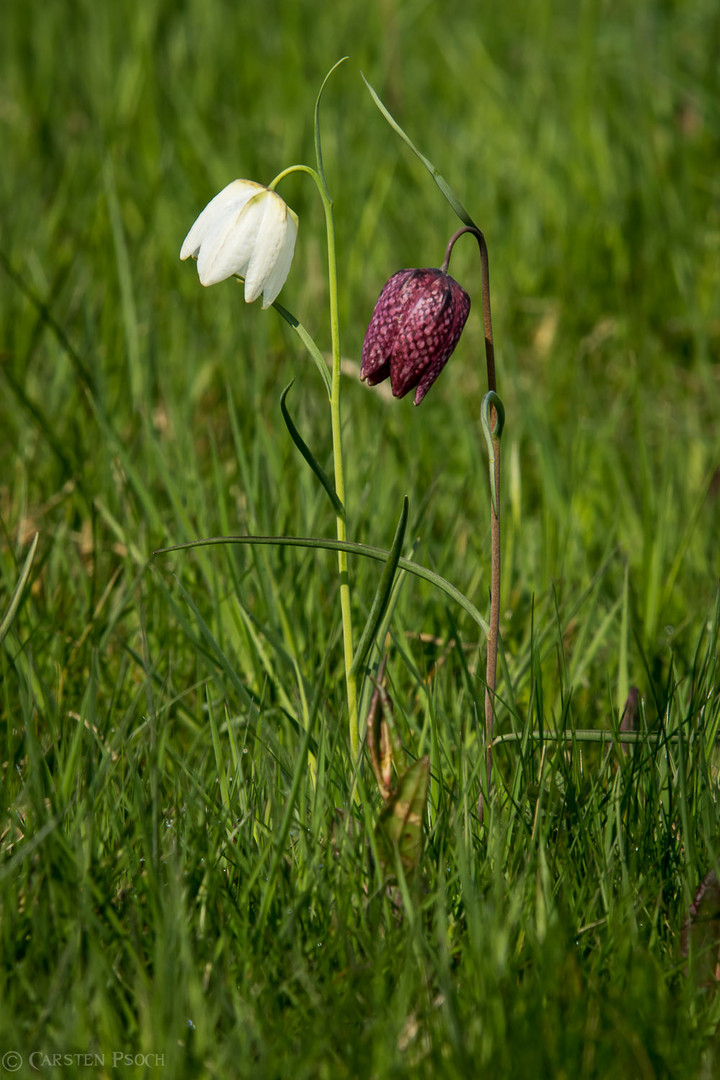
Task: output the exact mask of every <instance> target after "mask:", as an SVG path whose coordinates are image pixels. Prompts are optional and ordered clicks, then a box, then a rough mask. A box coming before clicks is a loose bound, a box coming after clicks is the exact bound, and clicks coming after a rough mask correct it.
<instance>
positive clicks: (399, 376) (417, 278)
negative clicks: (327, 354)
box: [360, 269, 470, 405]
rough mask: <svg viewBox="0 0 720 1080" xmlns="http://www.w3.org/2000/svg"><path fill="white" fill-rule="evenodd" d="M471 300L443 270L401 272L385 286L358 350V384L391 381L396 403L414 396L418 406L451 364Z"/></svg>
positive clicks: (394, 275) (372, 384) (373, 384)
mask: <svg viewBox="0 0 720 1080" xmlns="http://www.w3.org/2000/svg"><path fill="white" fill-rule="evenodd" d="M469 312H470V297H469V296H468V294H467V293H466V292H465V290H464V289H463V288H462V286H461V285H458V283H457V281H455V280H454V278H451V277H450V275H449V274H448V273H446V272H445V271H444V270H433V269H426V270H399V271H398V272H397V273H396V274H393V276H392V277H391V278H390V279H389V281H387V282H386V283H385V285H384V286H383V290H382V292H381V293H380V296H379V298H378V302H377V304H376V305H375V310H374V311H373V314H372V318H371V319H370V325H369V326H368V329H367V333H366V334H365V341H364V342H363V349H362V366H361V369H360V374H361V378H363V379H365V380H367V382H368V383H369V384H370V386H375V385H376V384H377V383H379V382H382V381H383V379H387V378H388V376H389V377H390V386H391V387H392V392H393V394H394V395H395V397H398V398H401V397H404V396H405V394H407V393H408V392H409V391H410V390H415V399H414V400H415V404H416V405H419V404H420V402H421V401H422V399H423V398H424V397H425V395H426V394H427V392H428V390H429V389H430V387H431V386H432V384H433V383H434V382H435V380H436V379H437V377H438V375H439V374H440V372H441V371H442V369H443V368H444V367H445V364H446V363H447V362H448V360H449V359H450V356H451V355H452V352H453V350H454V348H455V346H456V345H457V343H458V341H459V339H460V334H461V333H462V329H463V327H464V325H465V323H466V321H467V317H468V314H469Z"/></svg>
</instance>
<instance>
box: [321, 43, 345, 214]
mask: <svg viewBox="0 0 720 1080" xmlns="http://www.w3.org/2000/svg"><path fill="white" fill-rule="evenodd" d="M347 59H348V58H347V56H343V57H342V59H341V60H338V62H337V63H336V64H333V66H332V67H331V68H330V70H329V71H328V73H327V75H326V76H325V78H324V79H323V82H322V86H321V87H320V92H319V94H318V96H317V101H316V102H315V159H316V161H317V171H318V175H319V177H320V179H321V181H322V186H323V187H324V188H325V194H326V195H327V197H328V199H330V192H329V190H328V186H327V180H326V179H325V170H324V168H323V157H322V146H321V144H320V99H321V98H322V96H323V90H324V89H325V86H326V84H327V82H328V79H329V78H330V76H331V75H332V73H333V72H334V71H336V70H337V69H338V68H339V67H340V65H341V64H344V63H345V61H346V60H347ZM330 201H331V202H332V199H330Z"/></svg>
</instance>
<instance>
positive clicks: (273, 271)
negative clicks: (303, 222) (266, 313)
mask: <svg viewBox="0 0 720 1080" xmlns="http://www.w3.org/2000/svg"><path fill="white" fill-rule="evenodd" d="M264 202H265V213H264V215H263V219H262V222H261V223H260V228H259V230H258V234H257V239H256V242H255V248H254V251H253V254H252V258H251V259H250V265H249V266H248V268H247V274H246V276H245V300H246V301H247V303H248V304H251V303H252V302H253V300H256V299H257V298H258V296H259V295H260V293H262V294H263V307H264V308H267V307H269V306H270V305H271V304H272V302H273V300H274V299H275V297H276V296H277V295H278V293H279V292H280V290H281V289H282V287H283V285H284V284H285V279H286V278H287V276H288V272H289V270H290V263H291V262H292V257H293V252H294V250H295V237H296V236H297V216H296V214H294V213H293V211H292V210H291V209H290V208H289V206H288V205H287V203H286V202H284V200H283V199H281V198H280V196H279V195H277V194H276V193H275V192H274V191H273V192H269V193H268V197H267V199H265V200H264Z"/></svg>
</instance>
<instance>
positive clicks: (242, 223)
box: [180, 180, 298, 308]
mask: <svg viewBox="0 0 720 1080" xmlns="http://www.w3.org/2000/svg"><path fill="white" fill-rule="evenodd" d="M297 230H298V219H297V214H295V213H293V211H292V210H291V209H290V207H289V206H288V205H287V203H286V202H284V201H283V200H282V199H281V198H280V196H279V195H277V194H276V193H275V192H274V191H270V189H269V188H266V187H263V185H262V184H256V183H254V181H252V180H233V182H232V183H231V184H228V186H227V187H226V188H223V190H222V191H221V192H220V194H219V195H216V196H215V198H214V199H212V200H211V201H210V202H209V203H208V204H207V206H206V207H205V209H204V210H203V212H202V213H201V214H200V217H199V218H198V219H197V221H196V222H195V224H194V225H193V227H192V228H191V230H190V232H189V233H188V234H187V236H186V237H185V242H184V244H183V246H182V248H181V251H180V258H181V259H188V258H189V257H190V256H191V255H192V257H193V258H194V259H197V268H198V276H199V278H200V282H201V284H202V285H215V284H217V282H218V281H224V280H225V278H229V277H232V276H233V275H237V276H238V277H241V278H244V279H245V300H246V302H247V303H248V304H251V303H252V302H253V300H257V298H258V296H259V295H260V293H262V294H263V303H262V306H263V307H264V308H268V307H270V305H271V304H272V302H273V300H274V299H275V297H276V296H277V295H278V293H279V292H280V290H281V289H282V287H283V285H284V284H285V279H286V278H287V276H288V273H289V272H290V263H291V262H292V257H293V252H294V251H295V238H296V236H297Z"/></svg>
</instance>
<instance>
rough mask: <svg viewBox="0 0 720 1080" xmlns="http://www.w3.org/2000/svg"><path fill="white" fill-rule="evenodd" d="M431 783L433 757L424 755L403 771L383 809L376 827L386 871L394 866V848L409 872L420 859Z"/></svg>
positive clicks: (379, 851) (380, 852)
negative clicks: (431, 761) (426, 804)
mask: <svg viewBox="0 0 720 1080" xmlns="http://www.w3.org/2000/svg"><path fill="white" fill-rule="evenodd" d="M429 783H430V758H428V757H422V758H419V760H418V761H416V762H414V763H413V764H412V765H411V766H410V768H409V769H408V770H407V771H406V772H405V773H403V775H402V777H401V778H400V782H399V784H398V786H397V788H396V789H395V791H394V792H393V794H392V796H391V797H390V801H389V802H388V804H387V806H386V807H385V809H384V810H383V812H382V814H381V816H380V820H379V822H378V824H377V828H376V830H375V835H376V837H377V840H378V853H379V855H380V858H381V861H382V862H383V863H384V865H385V869H386V871H390V870H391V869H392V867H393V866H394V862H395V858H394V856H395V852H396V851H397V853H398V855H399V856H400V862H401V864H402V868H403V870H404V871H405V873H406V874H409V873H410V872H411V871H412V870H414V869H415V867H416V866H417V865H418V863H419V861H420V855H421V853H422V823H423V815H424V813H425V803H426V801H427V793H428V785H429Z"/></svg>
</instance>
